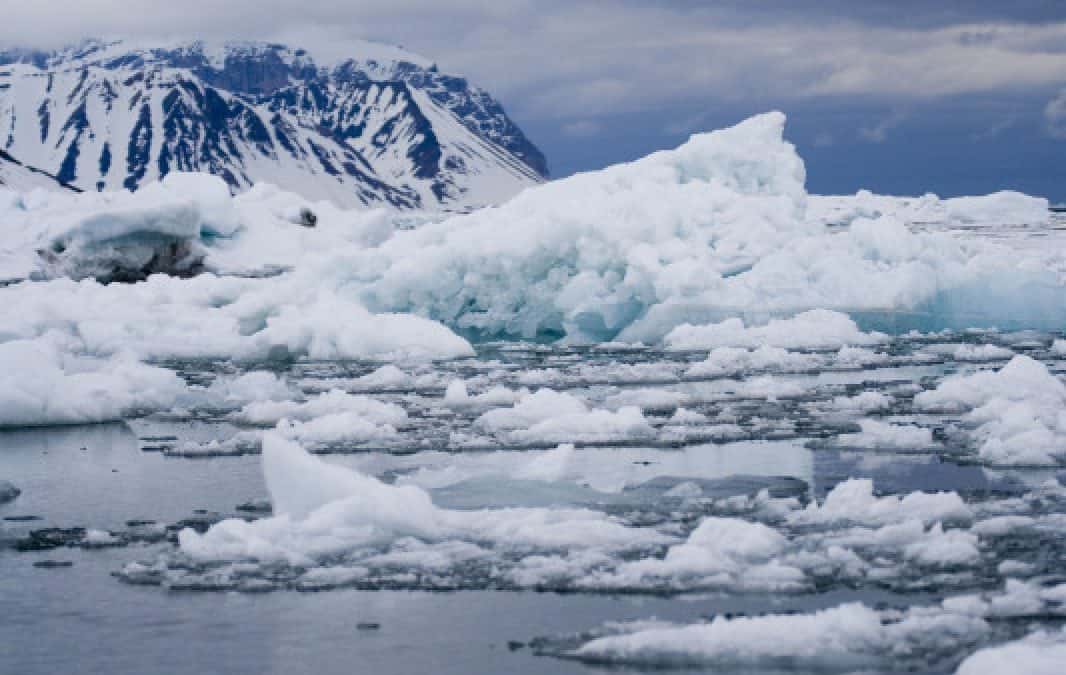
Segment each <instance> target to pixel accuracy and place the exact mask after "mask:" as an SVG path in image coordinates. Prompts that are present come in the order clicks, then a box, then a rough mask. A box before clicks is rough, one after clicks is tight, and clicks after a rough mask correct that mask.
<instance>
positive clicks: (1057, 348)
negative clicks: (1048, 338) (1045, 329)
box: [1051, 340, 1066, 356]
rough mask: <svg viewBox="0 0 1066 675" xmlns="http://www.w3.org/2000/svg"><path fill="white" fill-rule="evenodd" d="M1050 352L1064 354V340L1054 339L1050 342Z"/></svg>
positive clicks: (1065, 348) (1065, 343) (1056, 354)
mask: <svg viewBox="0 0 1066 675" xmlns="http://www.w3.org/2000/svg"><path fill="white" fill-rule="evenodd" d="M1051 353H1052V354H1054V355H1055V356H1066V340H1055V341H1054V342H1052V343H1051Z"/></svg>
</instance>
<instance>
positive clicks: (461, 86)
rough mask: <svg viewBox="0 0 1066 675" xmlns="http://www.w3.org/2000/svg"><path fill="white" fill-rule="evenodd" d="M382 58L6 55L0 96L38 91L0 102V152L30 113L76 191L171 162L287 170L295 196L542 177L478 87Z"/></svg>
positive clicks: (270, 48) (509, 187)
mask: <svg viewBox="0 0 1066 675" xmlns="http://www.w3.org/2000/svg"><path fill="white" fill-rule="evenodd" d="M390 54H391V53H390ZM400 54H402V53H400ZM379 58H380V57H379ZM391 58H392V60H387V61H386V60H375V59H374V58H364V59H363V60H355V59H352V60H347V61H344V62H341V63H339V64H336V65H334V66H331V67H320V66H318V65H316V64H315V62H314V61H313V60H312V59H311V57H310V56H309V55H308V54H307V53H306V52H305V51H303V50H300V49H292V48H289V47H286V46H284V45H278V44H264V43H241V44H233V45H226V46H224V47H221V48H210V47H208V46H206V45H204V44H203V43H199V42H193V43H188V44H185V45H181V46H178V47H168V48H126V47H124V46H122V45H121V44H120V43H110V44H106V43H100V42H97V43H87V44H86V45H84V46H82V47H80V48H76V49H68V50H64V51H62V52H54V53H41V52H27V51H8V52H0V78H2V79H0V81H2V82H4V83H5V84H6V83H9V82H10V85H9V87H8V89H4V90H0V104H3V103H5V102H6V101H5V96H7V95H10V96H11V100H12V101H16V102H17V101H20V100H25V99H26V98H27V96H26V95H25V94H23V95H22V96H21V97H19V96H17V95H16V94H18V92H17V91H16V90H19V89H21V90H22V91H26V90H32V92H33V93H32V96H37V97H40V100H34V101H32V103H33V109H32V110H28V111H22V110H14V109H13V108H12V110H13V112H10V113H9V114H10V115H11V118H10V119H7V118H5V117H4V115H5V113H3V112H0V129H2V130H3V131H0V147H4V143H5V142H6V143H8V144H9V145H10V144H14V143H16V139H18V142H19V143H22V144H23V145H27V144H28V142H27V141H26V140H24V139H25V137H26V135H25V134H22V135H18V134H15V133H14V132H13V131H12V132H9V133H5V132H7V129H6V128H5V126H6V127H10V128H12V129H14V126H15V125H16V124H23V123H24V122H23V121H20V120H21V118H16V117H15V115H17V114H19V113H21V114H22V115H23V116H26V117H27V119H28V120H29V122H25V123H30V122H33V123H35V125H36V127H35V131H34V134H35V135H36V134H38V133H39V137H40V146H39V147H32V148H25V149H23V148H19V149H18V151H19V153H20V154H22V155H23V156H27V157H33V156H36V155H41V156H47V157H49V158H52V157H55V156H56V153H55V152H54V150H55V149H59V150H60V151H61V152H62V155H61V157H62V159H61V161H60V163H59V165H58V166H57V167H55V168H54V169H53V170H54V171H55V172H56V174H57V176H58V178H59V179H60V180H62V181H64V182H67V183H72V184H75V185H78V186H80V187H82V188H85V189H100V188H103V187H107V188H110V189H114V188H117V187H124V188H126V189H129V190H135V189H137V188H138V187H140V186H141V185H143V184H145V183H146V182H149V181H151V180H155V179H158V178H161V177H162V176H165V175H166V174H167V173H169V172H171V171H205V172H209V173H213V174H216V175H218V176H221V177H222V178H223V179H224V180H226V181H227V182H228V183H229V184H230V185H231V186H232V187H233V189H234V190H235V191H236V190H239V189H243V188H246V187H249V186H250V185H251V184H252V183H253V182H256V181H258V180H268V181H270V182H277V183H281V185H282V187H288V185H287V184H286V181H287V180H289V179H291V180H292V181H293V184H294V189H296V190H297V191H301V190H300V189H299V185H296V184H302V185H310V186H311V187H310V188H308V189H311V190H314V189H317V188H319V187H321V186H323V185H334V184H336V185H338V186H339V187H336V188H323V191H324V192H325V193H326V194H325V196H328V197H330V198H335V199H337V200H339V201H341V202H345V201H349V202H354V203H363V204H374V203H387V204H391V205H393V206H396V207H400V208H434V207H440V206H445V207H453V208H455V207H459V208H462V207H463V206H464V205H474V204H478V203H488V202H492V201H498V200H499V199H500V198H501V197H505V196H509V195H505V194H502V193H501V188H500V187H499V186H500V185H501V184H502V185H504V187H503V188H502V192H508V191H509V192H510V193H511V194H513V192H515V191H517V190H518V189H521V188H522V187H524V186H526V185H529V184H535V183H537V182H539V181H541V180H543V179H545V178H547V176H548V166H547V162H546V160H545V158H544V155H543V154H542V153H541V152H540V151H539V150H538V149H537V148H536V147H535V146H534V145H533V144H532V143H531V142H530V141H529V139H528V138H526V137H525V135H524V134H523V133H522V131H521V130H520V129H519V128H518V126H517V125H516V124H515V123H514V122H513V121H512V120H511V119H510V118H509V117H508V116H507V114H506V112H505V111H504V109H503V107H502V106H501V105H500V104H499V103H498V102H497V101H496V100H495V99H493V98H492V97H491V96H490V95H489V94H488V93H487V92H485V91H483V90H481V89H478V88H477V87H474V86H471V85H470V83H469V82H468V81H467V80H466V79H465V78H461V77H455V76H451V75H446V74H442V73H440V72H439V71H438V70H437V68H436V66H434V65H432V64H428V63H426V62H422V61H420V60H419V59H418V57H413V56H412V57H411V58H412V61H405V60H402V58H399V57H397V56H396V55H395V54H392V55H391ZM415 61H418V62H417V63H416V62H415ZM42 77H47V81H48V87H47V90H46V92H45V93H44V94H41V93H40V87H39V83H40V81H41V78H42ZM9 92H10V94H9ZM0 109H2V106H0ZM101 111H103V112H101ZM30 116H32V117H30ZM117 119H123V120H126V119H132V123H130V122H124V123H115V120H117ZM452 122H458V125H455V124H453V123H452ZM123 125H124V126H123ZM45 148H46V149H48V152H44V150H42V149H45ZM123 150H124V151H125V152H124V153H123ZM116 153H118V154H119V156H118V157H115V156H114V155H115V154H116ZM122 154H124V155H125V157H124V159H125V161H124V162H123V161H122V160H123V157H122ZM49 161H54V160H51V159H50V160H49ZM44 168H46V169H50V168H51V167H48V166H46V167H44ZM116 169H118V170H120V171H121V170H122V169H124V172H123V173H122V174H121V175H118V174H117V173H116ZM501 176H502V178H503V180H502V183H501ZM309 177H311V178H312V180H311V181H309V180H307V179H308V178H309ZM481 192H484V194H481ZM338 195H339V196H338ZM346 195H350V198H349V197H348V196H346ZM306 196H310V197H318V196H319V195H314V194H311V195H306Z"/></svg>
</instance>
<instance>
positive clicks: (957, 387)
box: [914, 355, 1066, 465]
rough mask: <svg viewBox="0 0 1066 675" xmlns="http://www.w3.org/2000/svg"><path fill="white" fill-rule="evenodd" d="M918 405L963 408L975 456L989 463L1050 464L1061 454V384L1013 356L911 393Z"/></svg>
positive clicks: (1065, 445)
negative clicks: (997, 364) (997, 366)
mask: <svg viewBox="0 0 1066 675" xmlns="http://www.w3.org/2000/svg"><path fill="white" fill-rule="evenodd" d="M914 404H915V406H916V407H918V408H919V409H923V410H934V411H966V410H968V411H969V412H967V414H966V415H965V417H964V421H965V422H967V423H968V424H971V425H973V426H974V427H975V428H974V429H973V430H972V431H971V432H970V435H971V436H972V438H973V441H974V443H975V445H976V446H977V453H978V456H979V457H980V458H981V459H982V460H983V461H986V462H989V463H993V464H1021V465H1027V464H1035V465H1054V464H1057V463H1059V462H1061V461H1062V460H1063V458H1066V384H1063V382H1062V381H1061V380H1060V379H1058V378H1057V377H1055V376H1054V375H1052V374H1051V373H1050V372H1049V371H1048V369H1047V367H1046V366H1045V365H1043V364H1042V363H1040V362H1039V361H1036V360H1034V359H1032V358H1030V357H1028V356H1024V355H1018V356H1015V357H1014V358H1013V359H1011V360H1010V362H1009V363H1007V365H1005V366H1003V368H1001V369H1000V370H998V371H981V372H978V373H974V374H972V375H962V376H957V377H953V378H949V379H947V380H945V381H944V382H942V383H941V384H940V385H939V386H938V387H937V388H936V389H935V390H933V391H926V392H922V393H920V394H918V395H917V396H915V397H914Z"/></svg>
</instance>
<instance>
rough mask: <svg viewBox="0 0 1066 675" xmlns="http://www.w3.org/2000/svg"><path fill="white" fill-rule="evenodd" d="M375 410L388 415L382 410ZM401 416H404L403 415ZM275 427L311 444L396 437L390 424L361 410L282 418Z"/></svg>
mask: <svg viewBox="0 0 1066 675" xmlns="http://www.w3.org/2000/svg"><path fill="white" fill-rule="evenodd" d="M375 403H376V401H375ZM377 412H382V413H385V415H386V416H387V412H385V411H377ZM400 412H403V411H402V410H401V411H400ZM404 417H405V418H406V414H405V415H404ZM276 429H277V431H278V433H279V434H281V435H282V436H283V437H285V438H287V439H290V440H293V441H297V442H299V443H302V444H304V445H307V446H311V447H316V446H328V445H336V444H342V443H344V444H347V443H356V444H358V443H374V442H379V443H380V442H384V441H392V440H396V438H397V437H398V436H397V432H396V428H395V427H394V426H393V425H391V424H389V423H387V422H378V421H375V420H373V419H368V418H367V417H366V416H365V415H364V414H363V413H362V412H335V413H327V414H325V415H321V416H318V417H311V418H310V419H307V420H306V421H301V420H290V419H282V420H281V421H280V422H278V424H277V427H276Z"/></svg>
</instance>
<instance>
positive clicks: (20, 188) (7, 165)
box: [0, 150, 77, 192]
mask: <svg viewBox="0 0 1066 675" xmlns="http://www.w3.org/2000/svg"><path fill="white" fill-rule="evenodd" d="M0 187H6V188H10V189H12V190H14V191H15V192H29V191H30V190H33V189H36V188H44V189H45V190H74V191H77V188H74V187H72V186H70V185H66V184H64V183H61V182H60V181H59V180H58V179H57V178H56V177H55V176H53V175H52V174H50V173H48V172H46V171H41V170H40V169H38V168H36V167H32V166H26V165H25V164H23V163H22V162H20V161H19V160H17V159H15V158H14V157H12V156H11V155H9V154H7V153H6V152H4V151H3V150H0Z"/></svg>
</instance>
